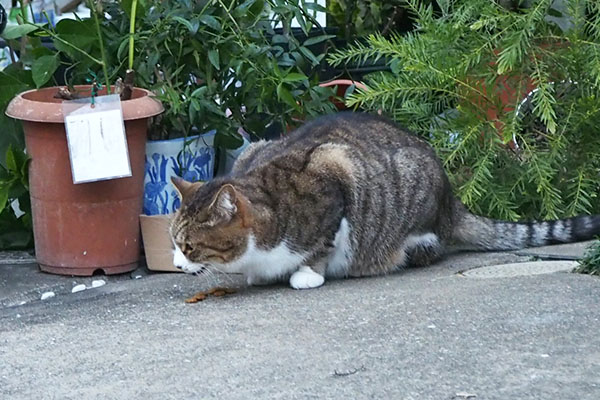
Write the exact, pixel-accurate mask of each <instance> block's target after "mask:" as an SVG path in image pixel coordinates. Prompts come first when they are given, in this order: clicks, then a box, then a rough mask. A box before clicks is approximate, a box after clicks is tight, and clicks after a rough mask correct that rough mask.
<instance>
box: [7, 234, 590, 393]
mask: <svg viewBox="0 0 600 400" xmlns="http://www.w3.org/2000/svg"><path fill="white" fill-rule="evenodd" d="M582 249H583V245H575V246H552V247H551V248H549V249H547V250H548V254H551V255H552V257H551V258H553V259H556V258H560V254H561V252H563V253H564V254H566V255H571V256H572V255H573V254H575V255H578V254H580V253H581V251H582ZM519 254H520V255H517V254H514V253H485V254H481V253H463V254H455V255H451V256H449V257H447V258H446V259H445V260H444V261H443V262H440V263H438V264H436V265H434V266H431V267H428V268H422V269H406V270H404V271H402V272H400V273H397V274H394V275H391V276H387V277H376V278H367V279H351V280H341V281H330V282H327V283H326V285H325V286H324V287H322V288H319V289H316V290H309V291H295V290H292V289H289V288H288V287H287V286H285V285H274V286H268V287H259V288H255V287H253V288H244V285H243V281H242V279H241V278H240V277H239V276H230V277H221V278H219V281H216V280H210V281H209V280H206V279H205V278H200V277H193V276H186V275H183V274H168V273H165V274H147V275H146V274H144V271H138V273H136V274H133V276H134V277H135V276H137V275H143V276H142V277H141V279H132V276H130V275H123V276H119V277H100V278H101V279H104V280H105V281H106V282H107V284H106V285H104V286H102V287H99V288H96V289H88V290H85V291H83V292H79V293H74V294H73V293H71V288H72V287H73V286H74V285H75V284H78V283H84V284H87V285H88V286H89V285H90V284H91V281H92V279H91V278H86V279H80V278H71V277H58V276H52V275H47V274H43V273H41V272H39V271H38V270H37V269H36V266H35V265H34V264H27V262H28V261H27V260H26V257H24V258H25V260H24V261H23V263H22V264H18V263H11V264H5V265H0V399H96V398H97V399H139V398H143V399H145V400H148V399H213V398H226V399H310V398H315V399H444V400H448V399H467V398H470V399H476V400H480V399H503V400H504V399H590V400H591V399H594V400H595V399H598V398H600V335H598V332H600V311H599V307H598V305H599V304H600V279H599V278H598V277H593V276H587V275H580V274H573V273H568V272H556V273H549V274H538V275H523V276H512V277H493V278H489V277H488V278H482V277H476V275H475V276H470V275H469V274H465V273H464V271H466V270H472V269H474V268H478V267H483V266H492V265H499V264H503V263H515V262H526V261H530V260H531V259H532V256H531V255H530V254H529V253H528V252H527V251H525V252H519ZM535 257H536V259H538V258H544V257H543V255H542V256H540V255H539V254H536V255H535ZM566 258H568V257H566ZM501 275H502V274H499V276H501ZM496 276H498V274H496ZM93 279H99V278H98V277H96V278H93ZM215 284H220V285H225V286H229V287H238V288H240V289H241V290H240V292H239V293H237V294H235V295H231V296H227V297H222V298H209V299H208V300H205V301H204V302H201V303H197V304H186V303H184V299H185V298H187V297H190V296H191V295H192V294H194V293H195V292H196V291H199V290H204V289H208V288H209V287H212V286H214V285H215ZM48 290H52V291H54V292H55V293H56V296H55V297H54V298H51V299H48V300H44V301H41V300H39V298H40V296H41V293H42V292H44V291H48Z"/></svg>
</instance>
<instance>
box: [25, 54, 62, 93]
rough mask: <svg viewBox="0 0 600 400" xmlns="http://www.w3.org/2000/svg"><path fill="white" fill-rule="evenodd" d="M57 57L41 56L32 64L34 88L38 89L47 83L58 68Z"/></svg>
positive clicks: (58, 61)
mask: <svg viewBox="0 0 600 400" xmlns="http://www.w3.org/2000/svg"><path fill="white" fill-rule="evenodd" d="M58 57H59V55H58V54H56V55H53V56H42V57H40V58H38V59H37V60H35V61H34V62H33V65H32V66H31V71H32V73H33V81H34V82H35V86H36V87H37V88H40V87H42V86H44V85H45V84H46V82H48V81H49V80H50V79H51V78H52V76H53V75H54V72H56V70H57V69H58V67H59V66H60V60H59V59H58Z"/></svg>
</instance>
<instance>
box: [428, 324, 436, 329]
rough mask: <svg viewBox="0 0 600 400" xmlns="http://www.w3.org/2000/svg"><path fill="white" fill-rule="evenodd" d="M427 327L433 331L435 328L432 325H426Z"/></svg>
mask: <svg viewBox="0 0 600 400" xmlns="http://www.w3.org/2000/svg"><path fill="white" fill-rule="evenodd" d="M427 327H428V328H429V329H435V328H436V326H435V325H434V324H431V325H427Z"/></svg>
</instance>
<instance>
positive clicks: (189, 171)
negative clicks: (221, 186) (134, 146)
mask: <svg viewBox="0 0 600 400" xmlns="http://www.w3.org/2000/svg"><path fill="white" fill-rule="evenodd" d="M215 133H216V131H210V132H208V133H205V134H202V135H197V136H191V137H187V138H177V139H171V140H156V141H149V142H148V143H147V144H146V171H145V177H144V214H146V215H159V214H170V213H173V212H175V210H177V208H179V206H180V200H179V198H178V197H177V192H176V191H175V188H174V187H173V185H172V183H171V177H173V176H179V177H182V178H183V179H185V180H188V181H191V182H195V181H206V180H209V179H212V178H213V169H214V160H215V150H214V147H213V142H214V138H215Z"/></svg>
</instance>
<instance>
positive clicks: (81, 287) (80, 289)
mask: <svg viewBox="0 0 600 400" xmlns="http://www.w3.org/2000/svg"><path fill="white" fill-rule="evenodd" d="M84 290H85V285H84V284H79V285H76V286H74V287H73V289H71V293H77V292H83V291H84Z"/></svg>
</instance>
